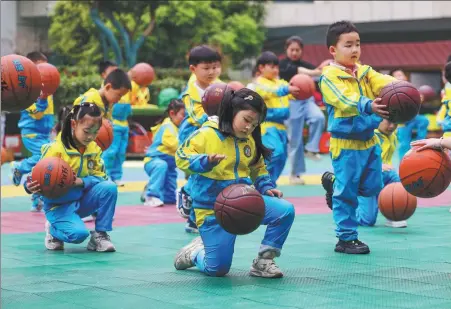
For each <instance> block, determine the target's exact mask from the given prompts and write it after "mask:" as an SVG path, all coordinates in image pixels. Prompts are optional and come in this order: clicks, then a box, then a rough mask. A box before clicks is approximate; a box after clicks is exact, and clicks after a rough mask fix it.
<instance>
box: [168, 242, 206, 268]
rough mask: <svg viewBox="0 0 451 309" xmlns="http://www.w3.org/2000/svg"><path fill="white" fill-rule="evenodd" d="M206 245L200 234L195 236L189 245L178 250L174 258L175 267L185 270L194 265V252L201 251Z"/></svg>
mask: <svg viewBox="0 0 451 309" xmlns="http://www.w3.org/2000/svg"><path fill="white" fill-rule="evenodd" d="M203 247H204V243H203V242H202V238H201V237H200V236H198V237H196V238H194V239H193V240H192V241H191V242H190V243H189V244H188V245H186V246H185V247H183V248H182V249H180V250H179V252H177V254H176V255H175V258H174V267H175V269H177V270H183V269H187V268H190V267H193V266H194V261H193V253H194V252H199V251H200V250H202V248H203Z"/></svg>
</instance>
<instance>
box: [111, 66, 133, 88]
mask: <svg viewBox="0 0 451 309" xmlns="http://www.w3.org/2000/svg"><path fill="white" fill-rule="evenodd" d="M106 84H111V86H112V87H113V89H121V88H127V89H128V90H131V89H132V83H131V81H130V78H129V77H128V75H127V73H125V71H124V70H122V69H116V70H114V71H112V72H111V73H110V74H108V76H107V77H106V78H105V82H104V85H106Z"/></svg>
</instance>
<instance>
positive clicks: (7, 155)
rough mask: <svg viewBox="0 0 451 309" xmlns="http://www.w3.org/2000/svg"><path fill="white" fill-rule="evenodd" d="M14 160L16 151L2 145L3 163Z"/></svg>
mask: <svg viewBox="0 0 451 309" xmlns="http://www.w3.org/2000/svg"><path fill="white" fill-rule="evenodd" d="M11 161H14V153H13V151H12V150H11V149H6V148H5V147H2V161H1V164H4V163H7V162H11Z"/></svg>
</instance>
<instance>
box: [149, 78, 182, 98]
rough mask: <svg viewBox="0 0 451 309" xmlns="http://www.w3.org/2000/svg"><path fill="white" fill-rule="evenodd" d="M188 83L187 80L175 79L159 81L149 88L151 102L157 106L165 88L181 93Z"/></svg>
mask: <svg viewBox="0 0 451 309" xmlns="http://www.w3.org/2000/svg"><path fill="white" fill-rule="evenodd" d="M186 83H187V79H181V78H174V77H167V78H163V79H157V80H155V81H154V82H153V83H152V84H151V85H150V86H149V91H150V101H151V102H152V103H155V104H156V103H157V101H158V94H159V93H160V91H161V90H163V89H165V88H174V89H177V90H178V91H180V92H181V91H182V90H183V89H184V88H185V86H186Z"/></svg>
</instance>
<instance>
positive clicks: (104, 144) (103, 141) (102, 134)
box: [96, 118, 113, 151]
mask: <svg viewBox="0 0 451 309" xmlns="http://www.w3.org/2000/svg"><path fill="white" fill-rule="evenodd" d="M112 142H113V127H112V126H111V123H110V121H108V120H107V119H105V118H103V119H102V126H101V127H100V129H99V133H98V134H97V137H96V143H97V145H99V147H100V148H101V149H102V151H105V150H106V149H108V147H110V146H111V143H112Z"/></svg>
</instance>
